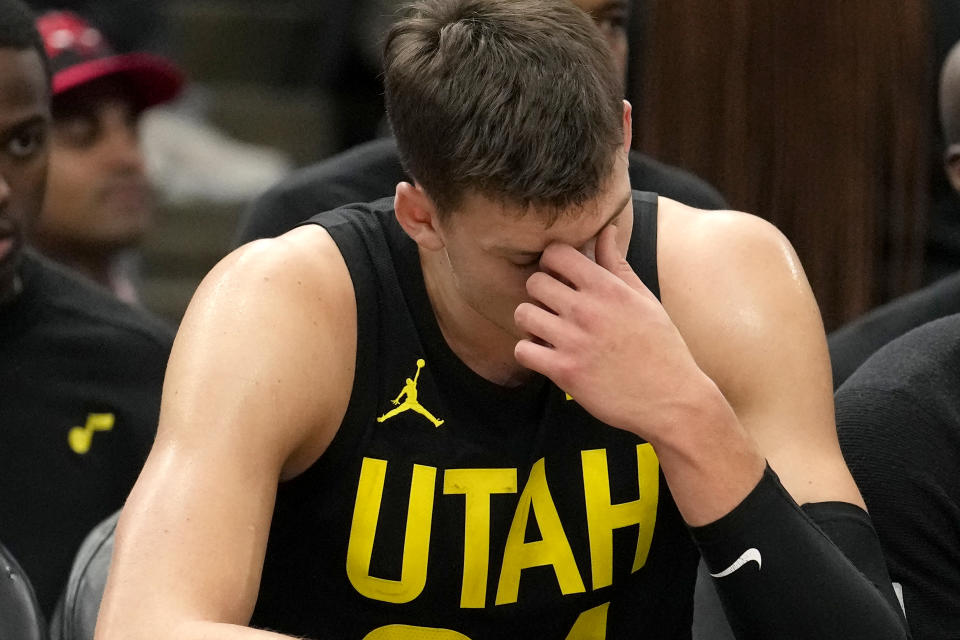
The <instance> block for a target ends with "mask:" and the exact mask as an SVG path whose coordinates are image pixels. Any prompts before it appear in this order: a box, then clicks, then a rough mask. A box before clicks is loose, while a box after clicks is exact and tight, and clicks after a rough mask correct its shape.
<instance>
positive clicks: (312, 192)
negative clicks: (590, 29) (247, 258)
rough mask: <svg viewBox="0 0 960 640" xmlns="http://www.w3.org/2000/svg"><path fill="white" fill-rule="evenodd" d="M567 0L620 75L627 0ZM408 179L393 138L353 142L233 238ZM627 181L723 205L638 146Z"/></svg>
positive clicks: (299, 178) (263, 232)
mask: <svg viewBox="0 0 960 640" xmlns="http://www.w3.org/2000/svg"><path fill="white" fill-rule="evenodd" d="M572 1H573V4H575V5H576V6H578V7H579V8H580V9H582V10H583V11H586V12H587V13H588V14H589V15H590V17H591V18H592V19H593V21H594V23H595V24H596V25H597V27H598V28H599V29H600V31H601V33H603V36H604V38H605V39H606V41H607V44H608V45H609V47H610V51H611V53H612V54H613V58H614V62H615V63H616V65H617V73H618V75H619V77H620V78H626V73H627V58H628V53H629V52H628V49H627V23H628V21H629V11H630V5H631V3H630V2H628V0H572ZM409 180H410V177H409V176H408V175H407V173H406V172H405V171H404V170H403V167H402V166H401V164H400V157H399V155H398V154H397V143H396V141H395V140H394V139H393V138H384V139H381V140H374V141H372V142H367V143H364V144H361V145H358V146H356V147H354V148H352V149H348V150H347V151H344V152H343V153H340V154H338V155H336V156H333V157H332V158H327V159H326V160H323V161H321V162H318V163H317V164H314V165H312V166H310V167H306V168H305V169H302V170H300V171H297V172H295V173H294V174H293V175H292V176H290V177H289V178H286V179H285V180H283V181H282V182H281V183H280V184H278V185H276V186H275V187H273V188H272V189H270V190H268V191H267V192H266V193H264V194H263V195H262V196H260V197H259V198H258V199H257V200H255V201H254V202H253V204H252V205H251V206H250V207H249V208H248V209H247V211H246V212H245V214H244V217H243V220H242V221H241V224H240V229H239V233H238V236H237V244H238V245H239V244H244V243H246V242H250V241H251V240H256V239H258V238H273V237H275V236H278V235H281V234H282V233H285V232H287V231H289V230H290V229H292V228H293V227H294V226H296V225H297V224H299V223H301V222H303V221H304V220H306V219H307V218H309V217H310V216H312V215H315V214H317V213H320V212H321V211H329V210H330V209H335V208H337V207H340V206H343V205H345V204H350V203H351V202H371V201H373V200H376V199H378V198H383V197H386V196H389V195H391V194H392V193H393V190H394V187H396V186H397V184H398V183H400V182H404V181H409ZM630 184H631V185H632V187H633V188H634V189H637V190H638V191H651V192H654V193H658V194H660V195H662V196H665V197H667V198H670V199H672V200H677V201H678V202H682V203H684V204H688V205H690V206H692V207H697V208H699V209H726V208H727V205H726V203H725V202H724V200H723V198H722V197H721V196H720V194H719V193H717V191H716V189H714V188H713V187H712V186H710V185H709V184H707V183H706V182H704V181H703V180H701V179H700V178H698V177H696V176H694V175H692V174H690V173H687V172H686V171H683V170H681V169H678V168H676V167H671V166H669V165H666V164H664V163H662V162H659V161H657V160H654V159H653V158H651V157H650V156H648V155H645V154H643V153H640V152H639V151H632V150H631V151H630Z"/></svg>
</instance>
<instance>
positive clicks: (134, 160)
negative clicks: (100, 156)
mask: <svg viewBox="0 0 960 640" xmlns="http://www.w3.org/2000/svg"><path fill="white" fill-rule="evenodd" d="M136 118H137V117H136V116H135V115H132V114H131V113H130V111H129V110H128V108H127V107H125V106H120V105H111V106H110V107H108V108H106V109H105V110H104V112H103V113H102V115H101V126H102V127H103V138H102V142H101V144H102V146H103V148H104V152H105V155H106V158H107V161H108V162H109V163H110V164H111V165H112V166H114V167H118V168H120V169H122V170H125V171H133V172H143V170H144V160H143V154H142V153H141V151H140V139H139V136H138V135H137V125H136Z"/></svg>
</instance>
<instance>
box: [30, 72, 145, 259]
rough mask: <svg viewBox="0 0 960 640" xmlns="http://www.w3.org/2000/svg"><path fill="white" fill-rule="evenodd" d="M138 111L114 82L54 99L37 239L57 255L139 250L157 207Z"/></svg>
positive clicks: (74, 90) (97, 82)
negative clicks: (141, 140)
mask: <svg viewBox="0 0 960 640" xmlns="http://www.w3.org/2000/svg"><path fill="white" fill-rule="evenodd" d="M139 116H140V113H139V110H138V109H136V107H135V105H134V102H133V100H132V99H131V97H130V96H129V94H128V92H126V91H125V89H124V87H123V85H122V84H120V83H119V82H118V81H116V80H111V79H104V80H98V81H94V82H91V83H89V84H87V85H83V86H81V87H78V88H76V89H72V90H70V91H68V92H66V93H64V94H61V95H58V96H56V98H55V99H54V103H53V138H52V145H51V152H50V173H49V177H48V182H47V194H46V200H45V202H44V206H43V212H42V214H41V216H40V220H39V221H38V223H37V225H36V229H35V233H34V238H35V241H36V243H37V244H38V245H39V246H40V247H41V248H42V249H44V250H49V251H51V252H53V253H54V254H56V253H58V252H59V253H76V252H84V253H99V252H111V251H115V250H118V249H123V248H125V247H129V246H132V245H135V244H137V243H138V242H139V241H140V239H141V238H142V237H143V234H144V233H145V231H146V230H147V228H148V227H149V224H150V221H151V218H152V213H153V202H152V197H151V191H150V188H149V185H148V182H147V178H146V172H145V166H144V159H143V155H142V154H141V151H140V143H139V139H138V133H137V123H138V121H139Z"/></svg>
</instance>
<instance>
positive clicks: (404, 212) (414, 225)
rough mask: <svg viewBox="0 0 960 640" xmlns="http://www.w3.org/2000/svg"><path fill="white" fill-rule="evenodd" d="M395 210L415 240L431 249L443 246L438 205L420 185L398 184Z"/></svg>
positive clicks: (401, 222) (402, 224)
mask: <svg viewBox="0 0 960 640" xmlns="http://www.w3.org/2000/svg"><path fill="white" fill-rule="evenodd" d="M393 210H394V213H395V215H396V216H397V222H399V223H400V226H401V227H403V230H404V231H406V232H407V235H408V236H410V238H411V239H413V241H414V242H416V243H417V244H418V245H420V246H421V247H423V248H424V249H427V250H429V251H439V250H440V249H442V248H443V238H442V236H441V235H440V233H439V232H438V228H437V223H438V220H439V218H438V216H437V207H436V206H435V205H434V204H433V201H432V200H431V199H430V197H429V196H428V195H427V194H426V192H424V190H423V188H422V187H421V186H420V185H413V184H410V183H409V182H401V183H400V184H398V185H397V191H396V195H394V197H393Z"/></svg>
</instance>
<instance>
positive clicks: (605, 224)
mask: <svg viewBox="0 0 960 640" xmlns="http://www.w3.org/2000/svg"><path fill="white" fill-rule="evenodd" d="M631 198H633V191H632V190H628V191H627V194H626V195H625V196H624V197H623V199H622V200H621V201H620V202H619V204H618V205H617V206H616V207H615V208H614V209H613V211H612V212H611V213H610V215H609V216H607V219H606V220H604V222H603V224H602V225H600V228H598V229H597V232H596V233H594V234H593V235H592V236H590V238H587V239H586V240H585V241H584V242H589V241H590V239H591V238H596V237H597V236H598V235H600V233H601V232H602V231H603V230H604V229H606V228H607V227H608V226H610V224H611V223H612V222H613V221H614V220H616V219H617V217H618V216H619V215H620V214H621V213H623V210H624V209H625V208H626V207H627V203H629V202H630V199H631ZM497 249H498V250H499V251H500V252H502V253H505V254H509V255H513V256H536V255H539V254H541V253H543V250H542V249H541V250H539V251H527V250H524V249H515V248H512V247H497Z"/></svg>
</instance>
